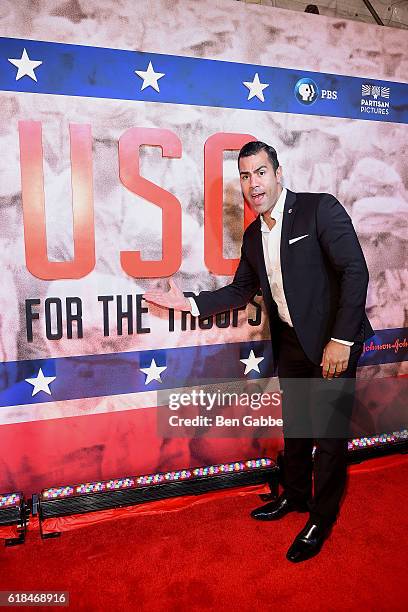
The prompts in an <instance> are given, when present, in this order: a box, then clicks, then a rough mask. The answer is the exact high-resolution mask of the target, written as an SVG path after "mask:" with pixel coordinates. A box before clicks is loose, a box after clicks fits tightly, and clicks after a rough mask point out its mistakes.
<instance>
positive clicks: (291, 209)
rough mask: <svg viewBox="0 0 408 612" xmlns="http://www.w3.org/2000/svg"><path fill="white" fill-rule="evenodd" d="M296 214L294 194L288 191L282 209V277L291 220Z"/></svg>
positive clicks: (292, 220)
mask: <svg viewBox="0 0 408 612" xmlns="http://www.w3.org/2000/svg"><path fill="white" fill-rule="evenodd" d="M295 216H296V194H295V193H293V191H289V190H288V192H287V194H286V199H285V206H284V209H283V219H282V232H281V243H280V258H281V269H282V278H284V277H285V272H286V261H287V255H288V249H289V238H290V236H291V235H292V227H293V222H294V220H295Z"/></svg>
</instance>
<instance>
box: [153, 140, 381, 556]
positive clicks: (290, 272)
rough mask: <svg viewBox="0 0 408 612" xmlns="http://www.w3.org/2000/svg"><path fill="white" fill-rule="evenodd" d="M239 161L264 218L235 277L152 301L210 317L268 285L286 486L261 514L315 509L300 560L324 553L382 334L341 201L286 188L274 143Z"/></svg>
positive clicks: (298, 545)
mask: <svg viewBox="0 0 408 612" xmlns="http://www.w3.org/2000/svg"><path fill="white" fill-rule="evenodd" d="M238 167H239V173H240V180H241V188H242V193H243V196H244V198H245V200H246V201H247V202H248V204H249V205H250V206H251V207H252V209H253V210H254V212H255V213H256V214H258V217H257V218H256V220H255V221H254V222H253V223H251V225H249V227H248V228H247V229H246V231H245V233H244V237H243V244H242V250H241V259H240V262H239V265H238V268H237V271H236V273H235V276H234V279H233V281H232V283H231V284H230V285H228V286H226V287H222V288H221V289H218V290H216V291H203V292H201V293H200V294H199V295H198V296H197V297H196V298H194V299H192V298H188V299H187V298H185V297H184V295H183V294H182V292H181V291H180V290H179V289H178V287H177V286H176V285H175V283H174V281H170V291H169V292H168V293H164V292H149V293H147V294H146V295H145V299H146V300H148V301H152V302H155V303H157V304H159V305H162V306H166V307H169V308H175V309H178V310H187V311H190V312H192V314H193V315H200V316H203V317H208V316H210V315H212V314H215V313H218V312H223V311H225V310H228V309H231V308H237V307H240V306H244V305H246V304H247V303H248V302H249V301H250V300H251V299H252V297H253V296H254V295H255V293H256V292H257V291H258V290H259V288H261V289H262V293H263V298H264V302H265V306H266V309H267V312H268V316H269V323H270V328H271V339H272V346H273V354H274V359H275V362H276V365H277V369H278V375H279V380H280V383H281V388H282V391H283V402H282V404H283V405H282V410H283V422H284V456H283V482H284V492H283V493H282V495H281V496H280V497H279V498H278V499H277V500H276V501H273V502H270V503H268V504H267V505H265V506H263V507H261V508H258V509H256V510H254V511H253V512H252V516H253V518H255V519H258V520H277V519H280V518H282V517H283V516H285V515H286V514H288V513H289V512H293V511H298V512H309V513H310V517H309V520H308V521H307V523H306V525H305V527H304V529H302V531H301V532H300V533H299V534H298V535H297V536H296V538H295V540H294V542H293V544H292V545H291V547H290V548H289V550H288V553H287V558H288V559H289V560H290V561H293V562H299V561H304V560H305V559H308V558H310V557H312V556H314V555H316V554H317V553H318V552H319V551H320V549H321V547H322V545H323V542H324V540H325V539H326V538H327V536H328V534H329V532H330V529H331V526H332V525H333V523H334V521H335V520H336V516H337V514H338V511H339V505H340V501H341V498H342V495H343V492H344V487H345V483H346V468H347V465H346V455H347V432H348V425H349V421H350V417H351V410H352V397H353V393H352V392H353V390H354V379H355V374H356V368H357V362H358V358H359V356H360V354H361V351H362V344H363V342H364V340H365V339H367V338H368V337H370V336H371V335H373V333H374V332H373V330H372V328H371V325H370V323H369V321H368V319H367V317H366V314H365V301H366V294H367V285H368V271H367V266H366V263H365V260H364V256H363V252H362V250H361V247H360V245H359V242H358V239H357V236H356V233H355V231H354V229H353V226H352V223H351V220H350V218H349V216H348V214H347V213H346V211H345V210H344V208H343V207H342V206H341V204H340V203H339V202H338V201H337V200H336V198H334V197H333V196H332V195H329V194H315V193H293V192H291V191H289V190H286V189H285V188H283V187H282V168H281V166H280V165H279V161H278V158H277V153H276V151H275V149H274V148H273V147H271V146H269V145H267V144H265V143H263V142H250V143H248V144H246V145H245V146H244V147H243V148H242V149H241V151H240V153H239V157H238ZM314 443H315V444H316V450H315V454H314V460H313V459H312V449H313V445H314ZM312 476H313V479H312Z"/></svg>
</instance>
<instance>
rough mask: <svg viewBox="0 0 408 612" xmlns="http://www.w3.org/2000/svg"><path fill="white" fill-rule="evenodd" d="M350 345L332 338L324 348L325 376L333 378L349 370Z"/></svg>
mask: <svg viewBox="0 0 408 612" xmlns="http://www.w3.org/2000/svg"><path fill="white" fill-rule="evenodd" d="M350 350H351V349H350V347H349V346H346V345H345V344H341V342H336V341H335V340H330V341H329V342H328V343H327V344H326V346H325V347H324V350H323V357H322V362H321V364H320V365H321V366H322V374H323V378H333V377H334V376H340V374H342V372H344V371H345V370H347V366H348V362H349V358H350Z"/></svg>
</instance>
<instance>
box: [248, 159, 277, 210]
mask: <svg viewBox="0 0 408 612" xmlns="http://www.w3.org/2000/svg"><path fill="white" fill-rule="evenodd" d="M239 175H240V180H241V189H242V194H243V196H244V198H245V200H246V201H247V202H248V204H249V205H250V206H251V208H252V210H253V211H254V212H255V213H256V214H260V213H265V212H267V211H268V210H270V209H271V208H272V207H273V206H274V205H275V204H276V202H277V200H278V198H279V196H280V194H281V191H282V186H281V185H280V182H279V181H280V180H281V178H282V168H281V167H280V166H279V168H278V169H277V171H276V174H275V171H274V169H273V166H272V163H271V161H270V159H269V157H268V154H267V153H266V151H260V152H259V153H257V154H256V155H250V156H249V157H241V159H240V160H239Z"/></svg>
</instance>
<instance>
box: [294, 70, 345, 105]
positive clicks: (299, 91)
mask: <svg viewBox="0 0 408 612" xmlns="http://www.w3.org/2000/svg"><path fill="white" fill-rule="evenodd" d="M295 96H296V100H297V101H298V102H300V104H304V105H306V106H310V105H311V104H314V103H315V102H316V100H317V99H318V98H321V99H322V100H337V91H335V90H333V89H322V90H321V91H320V90H319V87H318V86H317V83H316V82H315V81H313V79H309V78H308V77H305V78H303V79H299V80H298V82H297V83H296V85H295Z"/></svg>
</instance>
